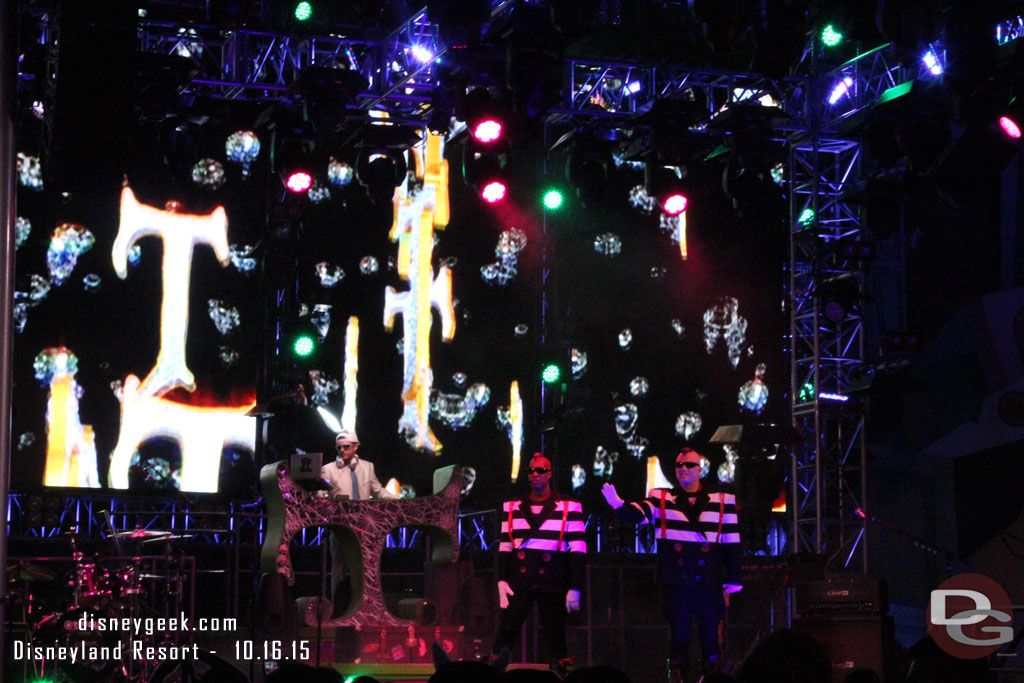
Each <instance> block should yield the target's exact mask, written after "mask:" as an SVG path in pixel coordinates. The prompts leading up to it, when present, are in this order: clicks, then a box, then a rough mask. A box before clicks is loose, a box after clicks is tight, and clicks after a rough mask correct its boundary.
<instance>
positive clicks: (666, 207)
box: [661, 192, 687, 216]
mask: <svg viewBox="0 0 1024 683" xmlns="http://www.w3.org/2000/svg"><path fill="white" fill-rule="evenodd" d="M686 204H687V200H686V195H684V194H680V193H678V192H674V193H672V194H670V195H669V196H668V197H666V198H665V201H664V202H662V204H661V210H662V211H664V212H665V213H666V214H668V215H669V216H678V215H679V214H681V213H682V212H683V211H686Z"/></svg>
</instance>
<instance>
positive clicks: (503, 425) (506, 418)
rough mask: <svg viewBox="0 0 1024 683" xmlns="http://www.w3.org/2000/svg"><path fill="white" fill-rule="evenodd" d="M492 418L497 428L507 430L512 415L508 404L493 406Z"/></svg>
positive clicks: (510, 423)
mask: <svg viewBox="0 0 1024 683" xmlns="http://www.w3.org/2000/svg"><path fill="white" fill-rule="evenodd" d="M494 420H495V423H496V425H497V427H498V429H499V430H501V431H503V432H507V431H509V430H511V429H512V417H511V414H510V412H509V407H508V406H498V407H497V408H495V409H494Z"/></svg>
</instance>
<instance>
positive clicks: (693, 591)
mask: <svg viewBox="0 0 1024 683" xmlns="http://www.w3.org/2000/svg"><path fill="white" fill-rule="evenodd" d="M662 604H663V606H664V608H665V618H666V619H668V627H669V631H670V632H671V636H670V638H671V640H670V641H669V648H668V654H669V657H670V658H671V659H673V660H676V661H677V662H678V666H679V667H680V668H681V669H682V670H683V671H684V672H685V671H687V670H688V669H689V663H690V658H689V654H690V628H691V625H692V623H693V617H694V616H696V617H697V633H698V635H699V637H700V647H701V653H702V655H703V659H704V661H705V662H709V661H711V658H712V657H714V658H715V659H717V658H718V656H719V655H720V654H721V651H720V649H719V647H718V625H719V624H720V623H721V621H722V619H724V618H725V598H723V597H722V589H721V588H714V587H711V588H694V587H693V586H691V585H687V584H673V583H666V584H662Z"/></svg>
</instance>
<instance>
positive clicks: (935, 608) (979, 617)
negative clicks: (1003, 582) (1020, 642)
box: [928, 574, 1013, 659]
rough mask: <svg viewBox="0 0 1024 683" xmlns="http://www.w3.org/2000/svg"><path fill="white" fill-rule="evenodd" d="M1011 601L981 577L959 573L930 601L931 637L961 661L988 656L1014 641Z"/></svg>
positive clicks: (938, 590) (929, 628) (986, 578)
mask: <svg viewBox="0 0 1024 683" xmlns="http://www.w3.org/2000/svg"><path fill="white" fill-rule="evenodd" d="M1011 622H1012V611H1011V603H1010V598H1009V596H1008V595H1007V593H1006V591H1005V590H1003V587H1002V586H1000V585H999V584H998V583H996V582H995V581H993V580H992V579H990V578H988V577H987V576H982V575H981V574H957V575H956V576H953V577H950V578H948V579H946V580H945V581H943V582H942V583H941V584H939V587H938V588H936V589H935V590H933V591H932V592H931V597H930V599H929V601H928V634H929V635H931V637H932V638H933V639H934V640H935V643H936V644H937V645H938V646H939V647H941V648H942V649H943V650H945V651H946V652H948V653H949V654H951V655H953V656H954V657H959V658H961V659H978V658H980V657H987V656H989V655H990V654H992V653H993V652H995V651H996V650H998V649H999V646H1000V645H1003V644H1004V643H1008V642H1010V641H1011V640H1013V627H1012V625H1011Z"/></svg>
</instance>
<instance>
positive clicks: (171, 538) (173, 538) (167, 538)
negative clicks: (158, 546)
mask: <svg viewBox="0 0 1024 683" xmlns="http://www.w3.org/2000/svg"><path fill="white" fill-rule="evenodd" d="M192 536H194V534H176V535H173V536H172V535H167V536H154V537H153V538H144V539H142V542H143V543H152V542H153V541H180V540H183V539H186V538H192Z"/></svg>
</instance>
